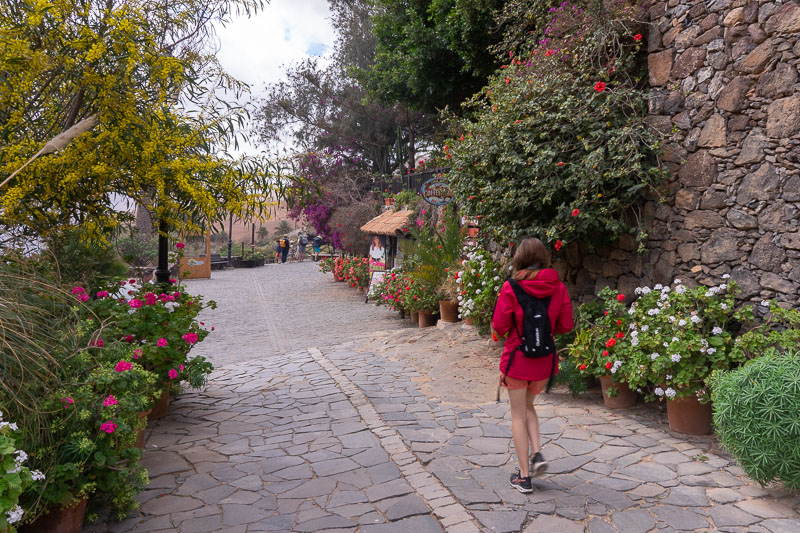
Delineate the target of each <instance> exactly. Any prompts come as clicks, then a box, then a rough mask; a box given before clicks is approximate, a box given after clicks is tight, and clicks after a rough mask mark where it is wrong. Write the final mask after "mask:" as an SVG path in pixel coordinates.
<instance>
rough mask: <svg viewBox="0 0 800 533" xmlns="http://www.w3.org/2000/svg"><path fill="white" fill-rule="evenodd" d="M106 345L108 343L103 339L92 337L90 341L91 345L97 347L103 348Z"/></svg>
mask: <svg viewBox="0 0 800 533" xmlns="http://www.w3.org/2000/svg"><path fill="white" fill-rule="evenodd" d="M105 345H106V343H105V342H103V339H92V340H91V341H89V346H94V347H96V348H102V347H103V346H105Z"/></svg>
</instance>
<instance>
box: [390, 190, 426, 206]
mask: <svg viewBox="0 0 800 533" xmlns="http://www.w3.org/2000/svg"><path fill="white" fill-rule="evenodd" d="M392 198H394V210H395V211H400V210H401V209H412V210H416V208H417V206H418V205H419V204H420V202H424V200H422V198H421V197H420V196H419V194H418V193H417V192H415V191H412V190H411V189H403V190H402V191H400V192H398V193H395V194H393V195H392Z"/></svg>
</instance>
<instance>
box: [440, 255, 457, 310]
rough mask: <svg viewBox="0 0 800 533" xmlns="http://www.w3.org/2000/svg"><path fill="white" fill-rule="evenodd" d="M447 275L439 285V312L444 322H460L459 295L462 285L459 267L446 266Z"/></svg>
mask: <svg viewBox="0 0 800 533" xmlns="http://www.w3.org/2000/svg"><path fill="white" fill-rule="evenodd" d="M445 271H446V277H445V278H444V280H443V281H442V284H441V285H440V286H439V298H440V299H439V313H440V314H441V317H442V321H443V322H458V321H459V319H460V316H459V312H458V297H459V296H460V295H461V294H460V293H461V285H460V284H459V283H458V278H459V274H458V269H452V268H446V269H445Z"/></svg>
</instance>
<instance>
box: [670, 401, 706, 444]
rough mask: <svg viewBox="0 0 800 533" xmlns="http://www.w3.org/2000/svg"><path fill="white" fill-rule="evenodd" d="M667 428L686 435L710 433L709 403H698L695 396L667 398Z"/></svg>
mask: <svg viewBox="0 0 800 533" xmlns="http://www.w3.org/2000/svg"><path fill="white" fill-rule="evenodd" d="M667 417H668V418H669V428H670V429H671V430H672V431H677V432H678V433H685V434H687V435H708V434H709V433H711V404H710V403H700V402H698V401H697V397H696V396H687V397H685V398H675V399H674V400H667Z"/></svg>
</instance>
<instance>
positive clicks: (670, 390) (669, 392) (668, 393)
mask: <svg viewBox="0 0 800 533" xmlns="http://www.w3.org/2000/svg"><path fill="white" fill-rule="evenodd" d="M664 394H665V395H666V396H667V398H674V397H675V389H673V388H672V387H668V388H667V390H666V391H664Z"/></svg>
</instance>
